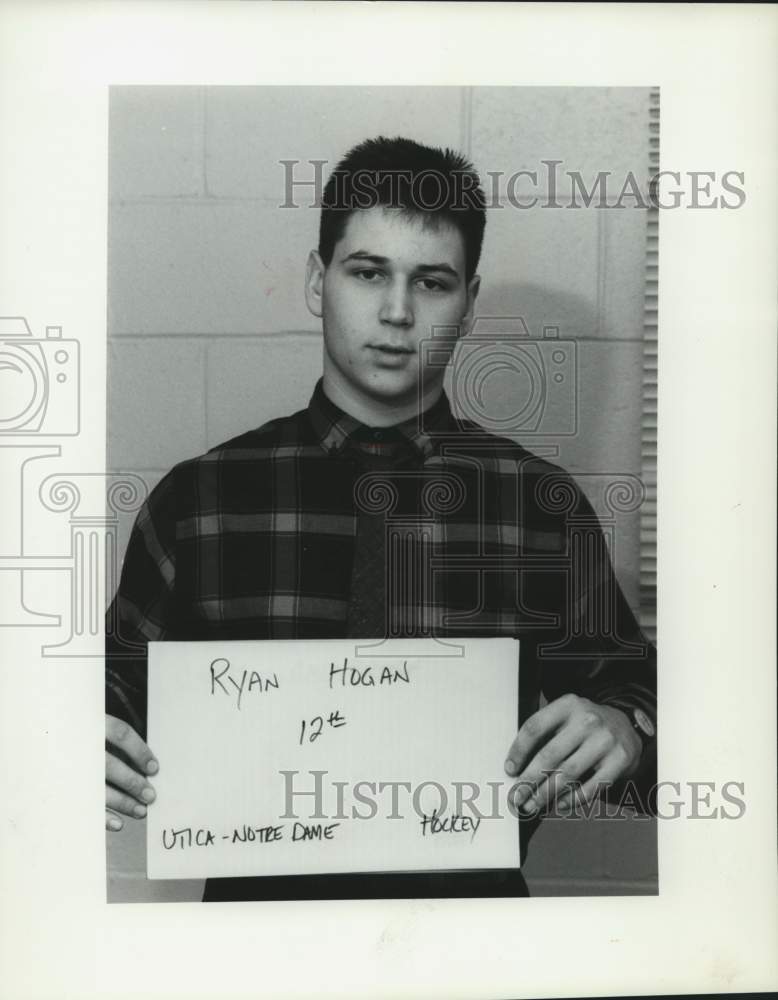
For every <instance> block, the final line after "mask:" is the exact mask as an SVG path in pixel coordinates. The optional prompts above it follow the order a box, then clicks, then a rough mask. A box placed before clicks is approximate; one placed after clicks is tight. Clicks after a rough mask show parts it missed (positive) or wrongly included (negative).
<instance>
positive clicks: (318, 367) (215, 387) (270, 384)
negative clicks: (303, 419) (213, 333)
mask: <svg viewBox="0 0 778 1000" xmlns="http://www.w3.org/2000/svg"><path fill="white" fill-rule="evenodd" d="M207 358H208V360H207V378H206V387H207V388H206V405H207V417H208V447H213V446H214V445H217V444H219V443H221V442H223V441H226V440H228V439H229V438H231V437H234V436H235V435H237V434H241V433H243V432H244V431H247V430H250V429H251V428H253V427H259V426H260V425H261V424H264V423H265V422H266V421H268V420H272V419H274V418H276V417H283V416H287V415H288V414H291V413H294V412H295V411H296V410H300V409H302V408H303V407H305V406H307V405H308V402H309V400H310V398H311V394H312V392H313V387H314V385H315V384H316V381H317V380H318V378H319V377H320V376H321V371H322V339H321V335H320V334H307V335H306V334H292V333H290V334H284V335H282V336H280V337H256V338H246V337H243V338H237V337H221V338H214V339H213V340H211V341H210V342H209V344H208V356H207Z"/></svg>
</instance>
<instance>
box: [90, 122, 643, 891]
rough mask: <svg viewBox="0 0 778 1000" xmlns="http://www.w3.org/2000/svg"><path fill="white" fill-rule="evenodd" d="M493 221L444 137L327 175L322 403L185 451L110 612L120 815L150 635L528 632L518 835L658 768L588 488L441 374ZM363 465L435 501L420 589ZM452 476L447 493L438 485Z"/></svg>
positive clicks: (110, 807)
mask: <svg viewBox="0 0 778 1000" xmlns="http://www.w3.org/2000/svg"><path fill="white" fill-rule="evenodd" d="M484 226H485V207H484V198H483V194H482V192H481V189H480V185H479V181H478V177H477V175H476V174H475V172H474V171H473V168H472V167H471V165H470V164H468V163H467V162H466V161H465V160H464V159H463V158H462V157H460V156H458V155H456V154H453V153H451V152H450V151H445V152H443V151H441V150H434V149H429V148H427V147H424V146H420V145H418V144H416V143H413V142H410V141H408V140H403V139H394V140H387V139H383V138H380V139H376V140H371V141H367V142H365V143H362V144H361V145H360V146H358V147H356V148H355V149H353V150H352V151H351V152H350V153H349V154H348V155H347V156H346V157H345V159H344V160H343V161H342V162H341V163H340V164H339V165H338V167H337V168H336V170H335V171H334V172H333V175H332V176H331V178H330V180H329V181H328V184H327V187H326V189H325V192H324V196H323V207H322V214H321V227H320V239H319V247H318V250H314V251H311V254H310V257H309V259H308V266H307V274H306V286H305V295H306V301H307V304H308V308H309V309H310V310H311V312H312V313H313V314H314V315H315V316H317V317H319V318H320V319H321V321H322V328H323V334H324V358H323V376H322V379H321V381H320V382H319V383H318V384H317V386H316V387H315V389H314V392H313V396H312V399H311V402H310V404H309V406H308V407H307V409H305V410H302V411H300V412H299V413H296V414H294V415H292V416H289V417H285V418H282V419H279V420H274V421H271V422H270V423H268V424H265V425H264V426H263V427H260V428H259V429H258V430H253V431H249V432H248V433H246V434H244V435H242V436H240V437H238V438H235V439H234V440H232V441H229V442H227V443H226V444H224V445H221V446H219V447H217V448H215V449H213V450H211V451H210V452H208V453H207V454H206V455H204V456H201V457H200V458H196V459H193V460H190V461H187V462H183V463H181V464H180V465H178V466H176V467H175V468H174V469H173V470H172V471H171V472H170V473H169V474H168V475H167V476H166V477H165V478H164V479H163V480H162V481H161V482H160V483H159V485H158V486H157V487H156V489H155V490H154V491H153V493H152V494H151V496H150V497H149V499H148V501H147V503H146V504H145V505H144V507H143V509H142V510H141V512H140V514H139V516H138V519H137V522H136V525H135V528H134V531H133V534H132V537H131V540H130V543H129V546H128V549H127V555H126V558H125V564H124V570H123V574H122V579H121V584H120V586H119V590H118V592H117V595H116V598H115V600H114V603H113V605H112V607H111V610H110V612H109V627H108V657H107V713H108V714H107V729H106V733H107V754H106V761H107V765H106V806H107V812H106V825H107V826H108V828H109V829H118V828H120V827H121V825H122V823H123V821H124V820H123V817H125V816H135V817H142V816H144V815H145V812H146V808H147V806H148V805H149V804H150V803H151V802H153V799H154V791H153V788H152V786H151V784H150V782H149V780H148V778H149V777H151V776H153V774H154V773H156V770H157V767H158V766H162V767H164V761H162V762H161V763H160V765H158V764H157V762H156V761H155V760H154V759H153V756H152V751H151V749H150V748H149V747H148V746H147V745H146V743H145V742H144V739H145V683H146V682H145V675H146V663H145V643H147V642H148V641H149V640H159V639H214V638H221V639H248V638H253V639H266V638H282V639H296V638H322V639H324V638H343V637H380V636H386V635H388V634H403V635H409V634H410V635H430V634H432V635H439V636H468V635H481V636H483V635H510V636H514V637H518V638H519V639H520V658H521V666H520V689H521V697H520V708H521V712H522V719H523V721H522V723H521V726H520V728H519V730H518V732H517V734H516V737H515V739H514V740H513V742H512V744H511V745H510V746H507V747H506V748H505V749H506V761H505V764H504V766H505V770H506V772H507V774H508V775H510V776H512V777H515V778H516V779H517V782H518V783H519V787H520V788H521V789H522V791H521V793H520V794H518V795H517V799H516V805H517V807H518V808H519V809H520V811H521V812H522V814H524V815H526V816H527V817H530V819H529V820H527V821H526V822H522V823H521V828H522V833H523V851H524V849H525V848H526V841H527V839H528V837H529V835H530V834H531V832H532V830H533V829H534V820H533V819H532V818H533V817H536V816H537V814H538V812H539V810H541V809H543V808H544V807H547V806H549V805H550V804H551V802H552V801H553V800H554V798H555V797H557V796H560V795H565V794H567V795H568V797H569V796H570V793H571V785H572V783H575V782H580V783H581V786H582V787H580V788H579V790H578V794H580V795H581V796H583V797H591V796H592V795H593V794H595V793H596V792H597V790H598V786H599V785H600V784H601V783H614V782H618V781H623V780H624V779H626V778H628V777H631V776H633V775H636V774H638V773H648V772H650V770H651V766H652V755H653V733H654V729H653V725H654V719H655V690H656V678H655V664H654V654H653V649H652V648H651V647H650V645H648V644H647V643H646V642H645V639H644V638H643V636H642V634H641V633H640V630H639V628H638V626H637V624H636V622H635V619H634V617H633V615H632V613H631V611H630V609H629V607H628V606H627V604H626V601H625V600H624V597H623V595H622V593H621V591H620V589H619V587H618V585H617V583H616V581H615V579H614V577H613V572H612V568H611V565H610V562H609V559H608V555H607V549H606V548H605V545H604V542H603V538H602V534H601V532H600V530H599V527H598V526H597V522H596V518H594V515H593V513H592V510H591V507H590V506H589V504H588V502H587V501H586V499H585V498H584V496H583V494H582V493H581V492H580V490H578V489H577V488H576V486H575V484H574V483H573V481H572V480H571V479H570V478H569V477H568V476H567V474H566V473H564V472H563V471H562V470H561V469H559V468H558V467H555V466H552V465H550V464H548V463H546V462H544V461H541V460H540V459H538V458H536V457H535V456H533V455H532V454H531V453H530V452H528V451H526V450H525V449H524V448H522V447H521V446H519V445H517V444H515V443H513V442H512V441H509V440H505V439H501V438H497V437H495V436H493V435H489V434H487V433H486V432H484V431H481V430H480V429H479V428H477V427H476V426H475V425H473V424H470V423H466V422H462V421H458V420H456V419H455V418H454V417H453V416H452V413H451V410H450V407H449V402H448V400H447V398H446V396H445V394H444V393H443V378H444V374H445V363H446V361H447V359H448V358H449V357H450V354H451V352H452V351H453V348H454V346H455V344H456V341H457V339H458V338H459V337H460V336H462V335H464V334H465V333H466V332H467V329H468V326H469V325H470V323H471V322H472V319H473V315H474V308H475V303H476V299H477V296H478V289H479V281H480V279H479V276H478V274H477V273H476V269H477V266H478V260H479V257H480V251H481V243H482V239H483V233H484ZM370 483H372V484H375V483H378V484H383V485H384V486H387V487H388V489H389V490H390V491H391V495H392V502H393V505H394V506H393V508H392V511H393V514H397V513H402V514H404V515H405V516H406V517H407V518H410V519H411V520H412V519H413V518H414V517H419V518H421V517H430V516H431V517H432V518H433V519H434V521H435V524H436V534H435V540H434V547H435V558H436V567H437V568H436V570H435V572H434V573H432V574H429V577H428V580H429V589H428V590H427V591H425V592H424V593H422V594H421V596H419V595H415V596H412V597H408V595H407V594H406V595H403V594H402V593H400V592H399V590H400V589H401V588H399V586H398V582H399V580H400V578H401V577H402V573H401V572H400V570H399V569H398V568H397V567H392V566H391V565H388V563H387V555H386V552H387V548H386V543H385V539H386V517H387V510H386V509H385V508H381V509H378V507H380V506H381V505H380V504H379V505H378V507H377V506H376V505H375V503H373V502H369V500H368V499H366V492H365V488H366V486H367V485H368V484H370ZM452 483H453V484H454V487H453V493H454V494H455V496H456V500H455V502H448V503H446V502H443V503H441V502H440V501H439V500H438V501H437V502H436V501H435V500H434V499H431V498H433V497H434V495H435V490H434V489H433V490H431V489H430V487H432V486H433V485H435V484H437V485H438V486H440V485H441V484H443V485H444V487H445V488H451V486H452ZM446 484H447V486H446ZM368 492H369V491H368ZM444 492H445V489H444ZM560 496H563V497H564V498H565V502H564V503H560V502H559V497H560ZM373 499H374V498H373ZM571 521H575V523H576V524H577V525H579V528H580V525H584V534H585V535H586V538H587V539H588V540H587V542H586V544H583V545H581V544H578V542H579V541H580V539H581V537H583V536H581V535H580V534H579V535H578V536H575V538H574V537H573V535H571V533H570V524H571ZM576 538H577V539H578V541H576ZM425 544H426V546H427V549H429V544H428V543H424V542H421V541H420V542H419V546H418V552H417V553H416V556H415V557H414V558H418V560H419V565H420V566H424V565H429V559H428V557H429V555H430V553H429V551H426V550H425ZM425 559H427V562H426V563H425ZM449 566H450V570H449V569H448V568H447V567H449ZM463 567H464V569H465V571H464V572H463ZM541 691H542V692H543V693H544V695H545V696H546V698H547V699H548V704H547V705H545V707H543V708H539V707H538V706H539V699H540V692H541ZM473 710H474V711H477V710H478V705H477V702H476V703H475V704H474V708H473ZM550 772H556V775H555V778H556V780H554V778H549V777H548V775H549V773H550ZM522 853H523V852H522ZM525 892H526V887H525V885H524V882H523V880H522V878H521V875H520V874H519V873H518V872H510V873H506V872H502V873H500V872H497V873H460V874H455V875H451V874H444V875H426V874H421V875H418V874H415V875H376V876H364V875H362V876H331V877H330V876H316V877H309V878H261V879H219V880H211V881H210V882H209V884H208V887H207V889H206V896H205V898H206V899H208V900H213V899H237V898H246V899H249V898H265V899H268V898H279V897H287V898H311V897H319V898H325V897H346V898H354V897H359V896H363V897H376V896H382V895H388V896H444V895H450V896H465V895H517V894H518V895H521V894H524V893H525Z"/></svg>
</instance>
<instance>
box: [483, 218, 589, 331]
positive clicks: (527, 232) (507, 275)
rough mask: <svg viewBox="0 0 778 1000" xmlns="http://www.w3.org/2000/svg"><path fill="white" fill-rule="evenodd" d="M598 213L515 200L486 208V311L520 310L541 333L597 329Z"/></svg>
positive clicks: (531, 327)
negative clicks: (519, 206) (523, 205)
mask: <svg viewBox="0 0 778 1000" xmlns="http://www.w3.org/2000/svg"><path fill="white" fill-rule="evenodd" d="M598 225H599V222H598V212H597V210H595V209H588V210H583V209H581V210H578V211H572V210H569V211H566V210H563V209H560V210H551V209H542V208H534V209H528V210H522V209H517V208H514V207H512V206H507V207H505V208H495V209H489V210H488V211H487V220H486V234H485V237H484V247H483V253H482V256H481V262H480V264H479V267H478V271H479V273H480V275H481V278H482V286H481V292H480V295H479V299H478V301H477V304H476V313H477V314H478V315H480V316H506V317H507V316H522V317H523V318H524V319H525V321H526V323H527V325H528V327H529V330H530V332H531V333H532V334H533V335H535V336H541V334H542V330H543V327H544V326H556V327H558V328H559V335H560V336H561V337H592V336H594V335H595V334H596V332H597V327H598V317H597V294H598V293H597V287H598V274H599V256H598Z"/></svg>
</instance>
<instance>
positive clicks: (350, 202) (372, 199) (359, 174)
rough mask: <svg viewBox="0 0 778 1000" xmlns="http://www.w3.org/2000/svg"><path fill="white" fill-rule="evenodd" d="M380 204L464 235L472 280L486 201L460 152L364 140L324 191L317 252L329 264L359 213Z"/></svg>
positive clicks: (382, 139)
mask: <svg viewBox="0 0 778 1000" xmlns="http://www.w3.org/2000/svg"><path fill="white" fill-rule="evenodd" d="M378 205H383V206H386V207H387V208H399V209H401V210H402V211H403V212H406V213H408V214H409V215H412V216H417V217H421V218H423V219H425V221H426V220H429V221H430V223H431V224H433V225H434V224H436V223H437V222H438V221H440V220H445V221H447V222H450V223H451V224H453V225H454V226H455V227H456V228H457V229H458V230H459V232H460V233H461V234H462V238H463V239H464V243H465V271H466V277H467V280H468V281H469V280H470V279H471V278H472V277H473V275H474V274H475V271H476V268H477V267H478V261H479V258H480V256H481V245H482V243H483V238H484V228H485V226H486V199H485V197H484V193H483V190H482V189H481V181H480V178H479V176H478V174H477V172H476V170H475V168H474V167H473V165H472V163H470V162H469V161H468V160H467V159H466V158H465V157H464V156H463V155H462V154H461V153H457V152H454V151H453V150H451V149H440V148H438V147H432V146H423V145H421V143H418V142H414V141H413V140H412V139H403V138H402V137H400V136H397V137H396V138H394V139H387V138H385V137H384V136H378V137H377V138H375V139H366V140H365V141H364V142H361V143H359V145H358V146H354V148H353V149H351V150H349V152H348V153H347V154H346V155H345V156H344V157H343V159H342V160H341V161H340V162H339V163H338V165H337V166H336V167H335V169H334V170H333V172H332V173H331V174H330V177H329V179H328V181H327V184H326V185H325V188H324V192H323V194H322V205H321V221H320V224H319V255H320V256H321V258H322V260H323V262H324V264H325V265H329V263H330V261H331V260H332V255H333V252H334V250H335V244H336V243H337V242H338V240H339V239H341V238H342V236H343V233H344V232H345V229H346V224H347V223H348V220H349V218H350V217H351V215H352V214H353V213H354V212H355V211H360V210H364V209H369V208H374V207H376V206H378Z"/></svg>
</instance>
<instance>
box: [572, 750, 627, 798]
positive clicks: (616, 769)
mask: <svg viewBox="0 0 778 1000" xmlns="http://www.w3.org/2000/svg"><path fill="white" fill-rule="evenodd" d="M620 772H621V767H620V765H619V763H618V761H616V760H614V759H613V758H611V757H609V758H608V759H607V760H605V761H604V762H603V765H602V767H601V768H599V769H598V770H597V771H596V772H595V773H594V774H593V775H592V776H591V778H589V779H588V780H587V781H584V782H583V783H582V784H581V785H580V786H578V787H577V788H574V789H573V790H572V796H571V798H572V799H573V800H574V801H577V802H590V801H592V799H594V798H595V797H596V796H597V795H600V794H601V793H602V792H603V791H605V789H607V788H608V787H609V786H610V785H612V784H613V782H614V781H616V779H617V778H618V777H619V774H620Z"/></svg>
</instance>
